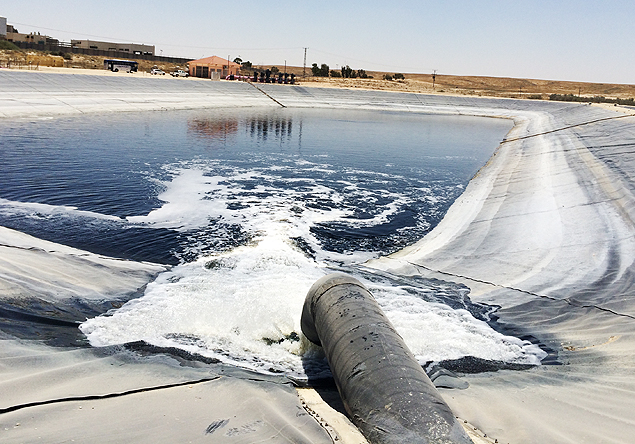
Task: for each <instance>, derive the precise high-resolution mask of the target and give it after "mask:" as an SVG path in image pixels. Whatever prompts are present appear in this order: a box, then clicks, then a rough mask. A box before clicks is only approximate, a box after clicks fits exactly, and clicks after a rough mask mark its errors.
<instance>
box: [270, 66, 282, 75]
mask: <svg viewBox="0 0 635 444" xmlns="http://www.w3.org/2000/svg"><path fill="white" fill-rule="evenodd" d="M278 72H280V70H279V69H278V67H277V66H272V67H271V73H272V74H276V73H278Z"/></svg>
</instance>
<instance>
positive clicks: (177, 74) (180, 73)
mask: <svg viewBox="0 0 635 444" xmlns="http://www.w3.org/2000/svg"><path fill="white" fill-rule="evenodd" d="M170 75H171V76H172V77H187V76H189V74H188V73H187V71H183V70H182V69H177V70H176V71H173V72H171V73H170Z"/></svg>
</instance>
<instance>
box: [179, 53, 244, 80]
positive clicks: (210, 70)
mask: <svg viewBox="0 0 635 444" xmlns="http://www.w3.org/2000/svg"><path fill="white" fill-rule="evenodd" d="M187 65H188V67H189V74H190V77H202V78H204V79H220V78H225V77H227V76H229V75H231V74H233V75H238V71H239V70H240V65H239V64H238V63H234V62H230V61H229V60H227V59H223V58H222V57H218V56H211V57H205V58H204V59H198V60H192V61H190V62H187Z"/></svg>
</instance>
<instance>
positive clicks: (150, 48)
mask: <svg viewBox="0 0 635 444" xmlns="http://www.w3.org/2000/svg"><path fill="white" fill-rule="evenodd" d="M71 47H73V48H83V49H96V50H99V51H117V52H124V53H126V54H134V55H154V45H140V44H135V43H113V42H100V41H97V40H71Z"/></svg>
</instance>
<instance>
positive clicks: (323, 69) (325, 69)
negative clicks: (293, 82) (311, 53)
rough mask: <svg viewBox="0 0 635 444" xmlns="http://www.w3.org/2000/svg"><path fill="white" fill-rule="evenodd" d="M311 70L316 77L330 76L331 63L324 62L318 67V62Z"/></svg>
mask: <svg viewBox="0 0 635 444" xmlns="http://www.w3.org/2000/svg"><path fill="white" fill-rule="evenodd" d="M311 72H312V73H313V75H314V76H315V77H328V76H329V72H330V69H329V65H327V64H326V63H322V65H321V66H320V67H319V68H318V66H317V63H314V64H313V66H312V67H311Z"/></svg>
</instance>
